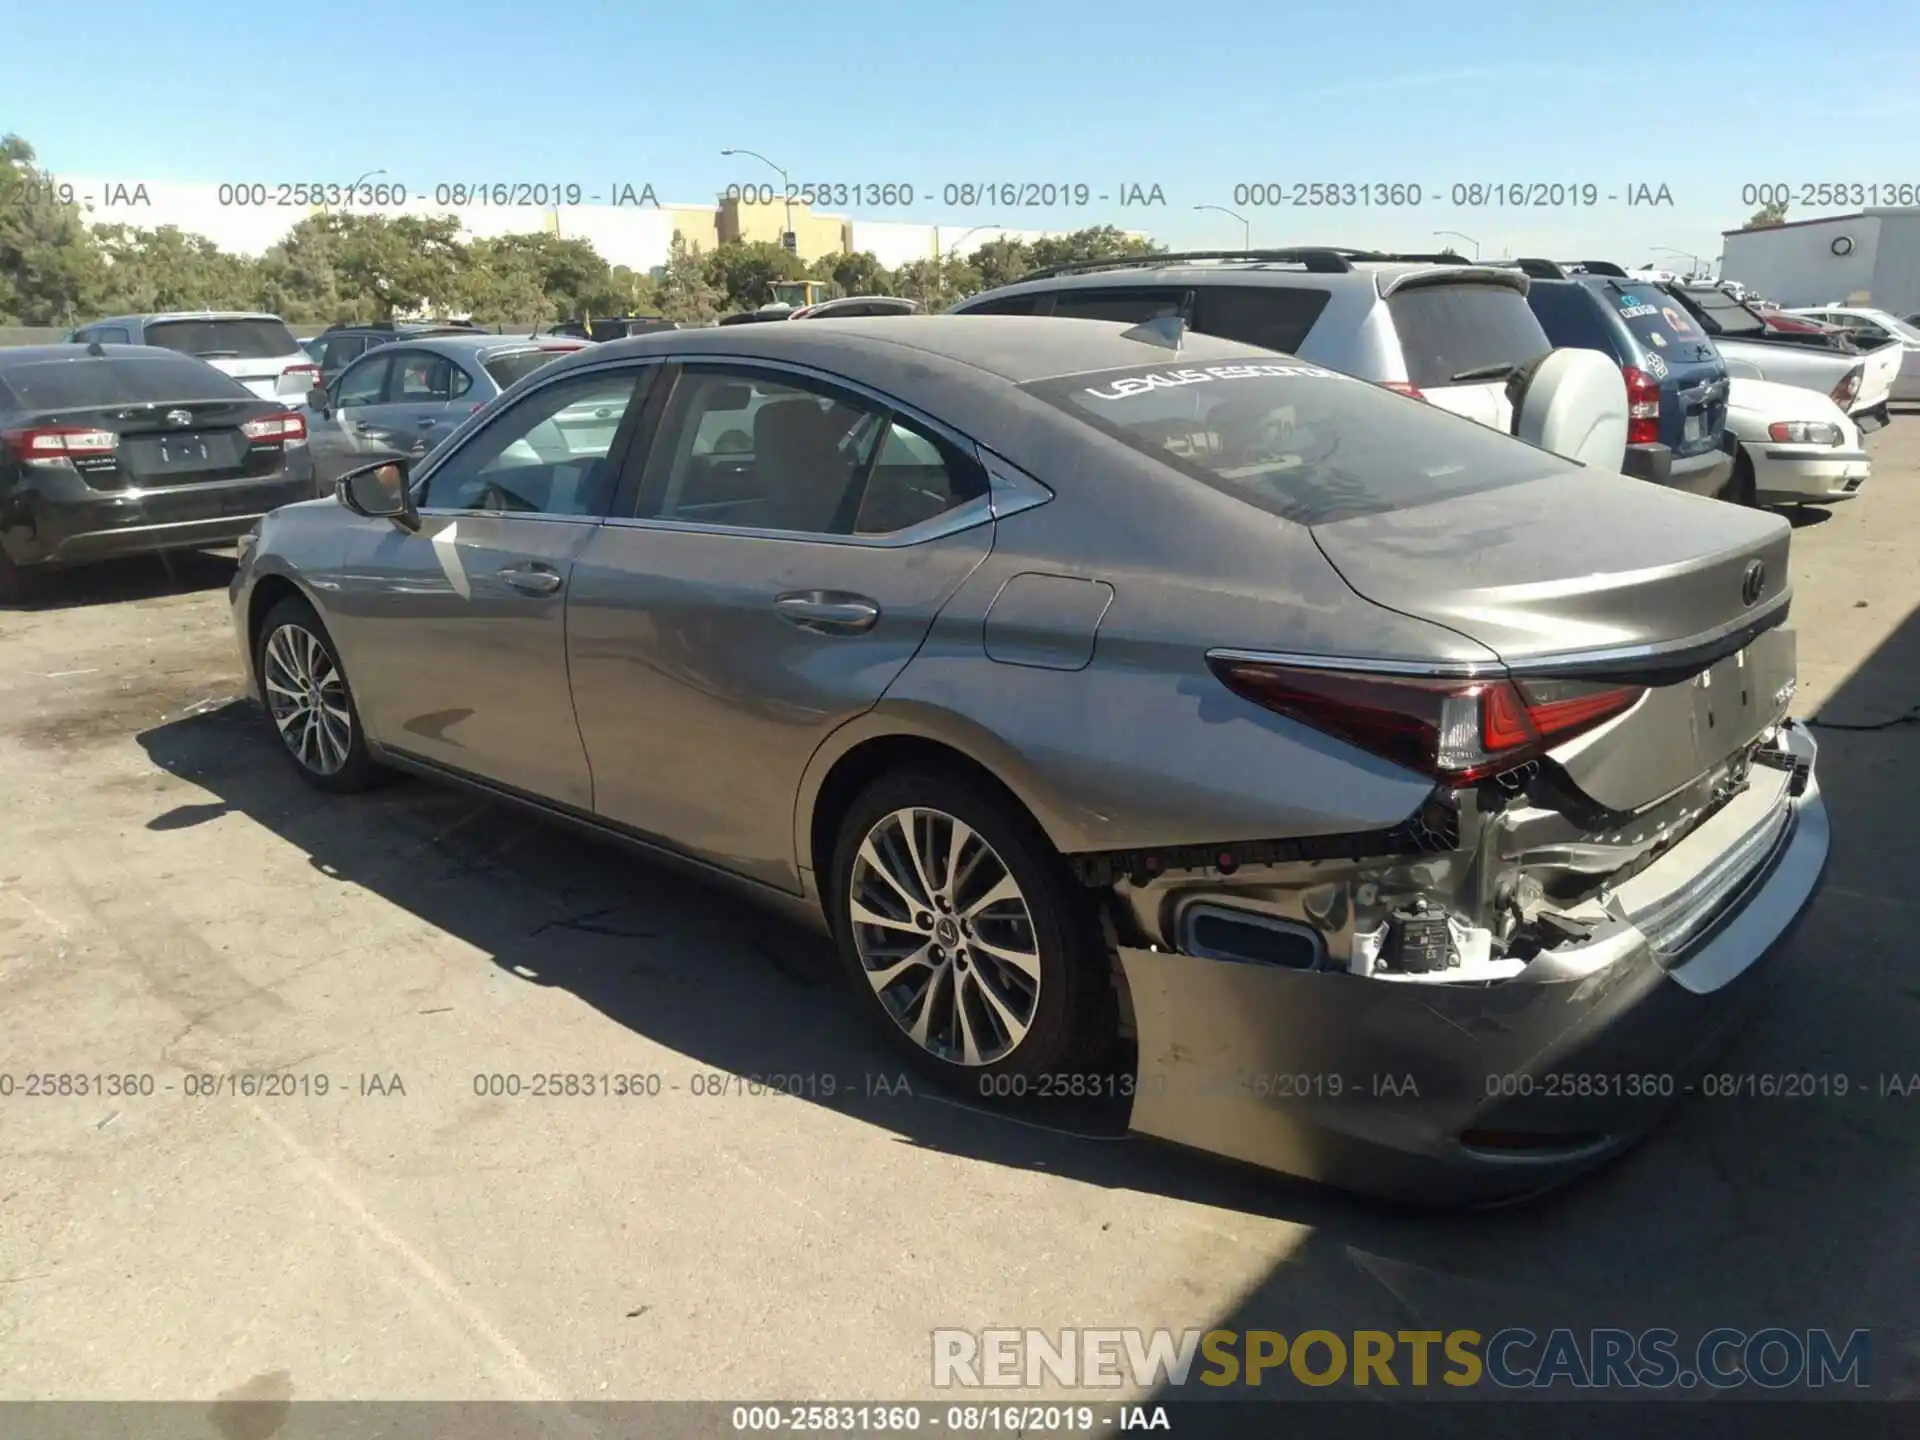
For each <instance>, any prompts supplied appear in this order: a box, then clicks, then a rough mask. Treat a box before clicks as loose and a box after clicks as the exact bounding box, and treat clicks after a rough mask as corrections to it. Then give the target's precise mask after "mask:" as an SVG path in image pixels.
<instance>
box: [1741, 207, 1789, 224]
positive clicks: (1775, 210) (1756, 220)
mask: <svg viewBox="0 0 1920 1440" xmlns="http://www.w3.org/2000/svg"><path fill="white" fill-rule="evenodd" d="M1786 223H1787V202H1786V201H1784V200H1770V201H1768V202H1767V203H1766V204H1765V205H1762V206H1761V207H1760V208H1759V209H1758V210H1756V211H1754V212H1753V214H1751V215H1749V216H1748V217H1747V223H1746V224H1744V225H1742V226H1741V227H1740V228H1741V229H1742V230H1771V229H1772V228H1773V227H1774V226H1775V225H1784V224H1786Z"/></svg>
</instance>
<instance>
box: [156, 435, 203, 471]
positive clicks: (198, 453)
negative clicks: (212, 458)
mask: <svg viewBox="0 0 1920 1440" xmlns="http://www.w3.org/2000/svg"><path fill="white" fill-rule="evenodd" d="M206 465H207V442H206V441H205V440H202V439H201V438H200V437H199V436H197V435H173V436H169V437H168V438H167V439H165V440H162V441H161V442H160V468H161V469H162V470H202V469H205V468H206Z"/></svg>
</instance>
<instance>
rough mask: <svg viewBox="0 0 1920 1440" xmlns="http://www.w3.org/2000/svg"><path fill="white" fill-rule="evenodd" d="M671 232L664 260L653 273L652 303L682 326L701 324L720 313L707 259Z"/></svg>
mask: <svg viewBox="0 0 1920 1440" xmlns="http://www.w3.org/2000/svg"><path fill="white" fill-rule="evenodd" d="M709 258H710V257H708V256H705V255H702V254H701V253H700V252H699V251H698V250H696V249H694V248H693V247H692V246H690V245H688V244H687V242H686V239H685V238H684V237H683V236H682V235H681V234H680V233H679V232H678V231H675V232H674V236H673V244H672V247H671V249H670V251H669V253H668V257H667V263H666V264H665V265H663V266H661V267H660V269H659V270H658V271H657V272H656V273H655V276H654V279H653V284H654V291H655V303H656V304H657V305H658V306H659V309H660V313H661V314H662V315H663V316H665V317H666V318H667V319H669V320H673V321H676V322H678V323H679V324H681V325H704V324H706V323H707V322H708V321H709V320H711V319H713V317H714V316H715V315H717V314H719V313H720V299H721V297H720V291H719V289H718V287H716V286H715V285H714V284H713V282H712V281H711V280H709V279H708V278H707V261H708V259H709Z"/></svg>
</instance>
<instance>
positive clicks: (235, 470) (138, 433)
mask: <svg viewBox="0 0 1920 1440" xmlns="http://www.w3.org/2000/svg"><path fill="white" fill-rule="evenodd" d="M284 414H286V410H285V409H284V408H283V407H281V406H278V405H272V404H262V403H260V402H259V401H257V400H240V399H235V400H178V401H165V402H156V403H151V404H139V405H131V406H129V405H91V406H80V407H72V408H67V409H60V410H48V411H40V412H37V413H36V414H35V415H34V417H33V420H32V423H33V425H35V426H60V427H72V428H74V429H81V430H106V431H111V432H112V433H113V434H114V435H116V436H117V437H118V440H117V442H116V443H115V445H114V447H113V449H112V450H111V451H107V452H105V453H99V454H75V455H73V456H71V457H69V463H71V464H72V466H73V468H74V469H75V470H76V471H77V472H78V473H79V475H80V478H81V479H82V480H84V481H85V482H86V484H87V487H88V488H89V489H93V490H108V491H111V490H127V489H137V490H150V489H158V488H164V487H167V486H173V485H194V484H204V483H207V482H210V481H221V480H242V479H250V478H265V477H267V476H270V475H273V474H275V473H276V472H277V471H279V470H280V469H281V467H282V466H283V464H284V463H285V446H284V445H283V444H282V443H281V442H280V441H278V440H259V441H257V440H253V439H250V438H249V437H248V436H247V435H246V434H245V433H244V432H243V431H242V430H241V428H240V427H241V426H242V425H244V424H246V423H247V422H248V421H249V420H258V419H262V418H267V417H273V416H280V415H284ZM182 416H184V417H186V418H184V419H182V418H180V417H182Z"/></svg>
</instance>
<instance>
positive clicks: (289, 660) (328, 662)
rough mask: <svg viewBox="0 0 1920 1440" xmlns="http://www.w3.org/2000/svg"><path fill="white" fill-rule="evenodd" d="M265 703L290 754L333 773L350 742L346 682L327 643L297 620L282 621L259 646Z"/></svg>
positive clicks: (308, 765) (318, 772) (314, 768)
mask: <svg viewBox="0 0 1920 1440" xmlns="http://www.w3.org/2000/svg"><path fill="white" fill-rule="evenodd" d="M264 658H265V660H266V664H265V667H264V670H265V673H264V674H263V675H262V676H261V679H262V682H263V683H264V684H265V686H266V692H267V709H268V710H269V711H270V712H271V713H272V715H273V723H274V727H275V728H276V729H277V730H279V732H280V738H281V739H282V740H284V741H285V742H286V746H287V749H288V750H290V751H292V752H293V758H294V759H296V760H298V761H299V762H300V763H301V764H302V765H304V766H306V768H307V769H309V770H311V771H313V772H314V774H316V775H336V774H338V773H339V772H340V768H341V767H342V766H343V765H345V764H346V763H347V756H348V754H349V752H350V751H351V750H352V748H353V712H352V710H350V709H349V708H348V706H347V682H346V680H345V678H344V677H343V676H342V675H341V674H340V667H339V666H338V665H336V664H335V663H334V659H333V656H332V655H331V654H330V653H328V650H327V647H326V646H325V645H324V644H322V643H321V641H320V638H319V637H318V636H316V635H315V634H314V633H313V632H312V631H311V630H308V629H307V628H306V627H305V626H302V625H282V626H281V627H280V628H279V629H277V630H275V631H274V632H273V634H272V635H270V636H268V637H267V644H266V648H265V651H264Z"/></svg>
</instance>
